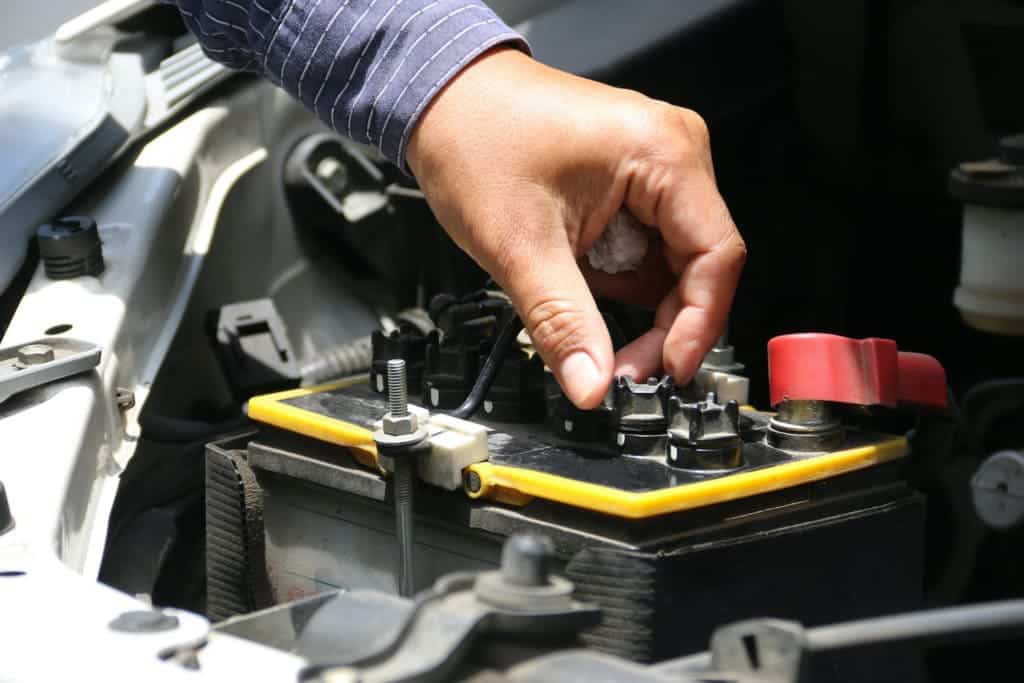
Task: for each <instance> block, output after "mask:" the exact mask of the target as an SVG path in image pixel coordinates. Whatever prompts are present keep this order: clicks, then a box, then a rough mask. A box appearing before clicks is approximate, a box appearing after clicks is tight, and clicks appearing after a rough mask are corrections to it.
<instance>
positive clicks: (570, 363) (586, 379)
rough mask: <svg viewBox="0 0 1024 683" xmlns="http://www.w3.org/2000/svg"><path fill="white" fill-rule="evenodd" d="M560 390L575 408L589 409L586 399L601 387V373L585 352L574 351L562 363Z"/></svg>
mask: <svg viewBox="0 0 1024 683" xmlns="http://www.w3.org/2000/svg"><path fill="white" fill-rule="evenodd" d="M559 376H560V378H561V380H562V389H563V390H564V391H565V393H566V395H567V396H568V397H569V400H570V401H572V402H573V403H575V404H576V405H577V406H581V407H589V406H587V403H588V402H589V401H588V399H589V398H590V397H591V396H593V395H594V393H595V391H596V390H597V389H600V385H601V379H602V378H601V371H600V370H598V369H597V364H596V363H595V362H594V359H593V358H591V357H590V354H588V353H587V352H586V351H576V352H574V353H572V354H570V355H569V356H568V357H567V358H566V359H565V360H564V361H562V371H561V373H559Z"/></svg>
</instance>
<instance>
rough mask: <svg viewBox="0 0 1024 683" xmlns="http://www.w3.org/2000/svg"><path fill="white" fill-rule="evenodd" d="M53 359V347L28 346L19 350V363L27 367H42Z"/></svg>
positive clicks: (42, 345)
mask: <svg viewBox="0 0 1024 683" xmlns="http://www.w3.org/2000/svg"><path fill="white" fill-rule="evenodd" d="M53 359H54V355H53V347H51V346H50V345H48V344H27V345H25V346H22V347H21V348H20V349H18V362H19V363H21V364H22V365H25V366H29V365H42V364H43V363H49V362H50V361H52V360H53Z"/></svg>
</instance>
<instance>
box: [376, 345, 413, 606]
mask: <svg viewBox="0 0 1024 683" xmlns="http://www.w3.org/2000/svg"><path fill="white" fill-rule="evenodd" d="M408 417H410V415H409V394H408V389H407V386H406V376H405V361H404V360H402V359H401V358H393V359H391V360H389V361H388V413H387V415H385V416H384V419H383V420H382V431H383V432H384V433H385V434H387V435H388V436H405V435H408V434H411V433H413V432H415V431H416V427H415V426H414V427H413V430H412V432H409V431H403V429H402V428H401V427H400V425H401V424H402V422H403V420H404V419H405V418H408ZM393 460H394V471H393V472H392V480H391V481H392V484H393V486H394V498H395V536H396V538H397V539H398V558H399V565H398V590H399V593H400V594H401V595H402V596H404V597H410V596H411V595H412V594H413V591H414V586H413V564H412V551H413V517H412V497H413V479H414V477H415V471H414V467H415V461H414V458H413V457H412V456H410V455H408V454H405V455H402V456H399V457H396V458H394V459H393Z"/></svg>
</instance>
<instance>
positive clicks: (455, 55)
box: [165, 0, 529, 169]
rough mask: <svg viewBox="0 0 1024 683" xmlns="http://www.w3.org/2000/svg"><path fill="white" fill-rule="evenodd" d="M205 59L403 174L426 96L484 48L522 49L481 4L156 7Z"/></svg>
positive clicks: (450, 0) (359, 0)
mask: <svg viewBox="0 0 1024 683" xmlns="http://www.w3.org/2000/svg"><path fill="white" fill-rule="evenodd" d="M165 1H167V2H172V3H173V4H176V5H177V7H178V9H179V11H180V12H181V15H182V18H183V19H184V21H185V24H186V25H187V26H188V28H189V30H190V31H192V32H193V33H194V34H195V35H196V37H197V38H198V39H199V42H200V44H201V45H202V47H203V50H204V51H205V52H206V54H207V55H209V56H210V57H211V58H212V59H214V60H216V61H218V62H221V63H223V64H225V65H227V66H229V67H232V68H235V69H244V70H249V71H254V72H257V73H260V74H263V75H264V76H265V77H267V78H268V79H270V80H271V81H272V82H274V83H276V84H277V85H279V86H281V87H282V88H284V89H285V90H286V91H288V92H289V93H291V94H292V95H293V96H295V97H296V98H298V99H299V100H300V101H301V102H302V103H303V104H305V105H306V107H308V108H309V109H310V110H311V111H313V112H314V113H315V114H316V115H317V116H318V117H319V118H320V119H321V120H322V121H323V122H324V123H326V124H327V125H329V126H330V127H331V128H333V129H334V130H336V131H337V132H338V133H340V134H342V135H345V136H347V137H349V138H351V139H352V140H355V141H356V142H361V143H363V144H368V145H374V146H376V147H377V148H379V149H380V151H381V152H382V153H383V154H384V156H385V157H387V158H388V159H390V160H391V161H392V162H394V163H395V164H397V165H398V166H400V167H401V168H403V169H406V166H405V147H406V143H407V142H408V139H409V136H410V135H411V133H412V131H413V129H414V127H415V126H416V122H417V120H418V119H419V117H420V115H421V114H422V112H423V110H424V109H425V108H426V107H427V105H428V104H429V103H430V101H431V100H432V99H433V97H434V96H435V95H436V94H437V93H438V92H439V91H440V90H441V88H443V87H444V85H445V84H446V83H447V82H448V81H449V80H451V79H452V77H454V76H455V75H456V74H457V73H458V72H459V71H460V70H461V69H462V68H463V67H465V66H466V65H467V64H469V63H470V62H471V61H472V60H473V59H474V58H475V57H477V56H479V55H481V54H482V53H484V52H486V51H487V50H489V49H490V48H492V47H494V46H496V45H498V44H501V43H511V44H514V45H516V46H518V47H519V48H520V49H523V50H527V51H528V49H529V48H528V47H527V45H526V43H525V41H524V40H523V38H522V37H521V36H520V35H519V34H518V33H516V32H515V31H513V30H512V29H510V28H509V27H508V26H507V25H506V24H505V23H504V22H503V21H502V20H501V19H499V18H498V16H497V15H495V14H494V12H493V11H491V9H490V8H488V7H487V5H486V4H484V2H482V1H481V0H165Z"/></svg>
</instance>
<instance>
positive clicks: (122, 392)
mask: <svg viewBox="0 0 1024 683" xmlns="http://www.w3.org/2000/svg"><path fill="white" fill-rule="evenodd" d="M114 400H115V401H116V402H117V407H118V408H120V409H121V410H131V409H132V408H134V407H135V392H134V391H132V390H131V389H125V388H123V387H118V388H117V391H116V392H115V394H114Z"/></svg>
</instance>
